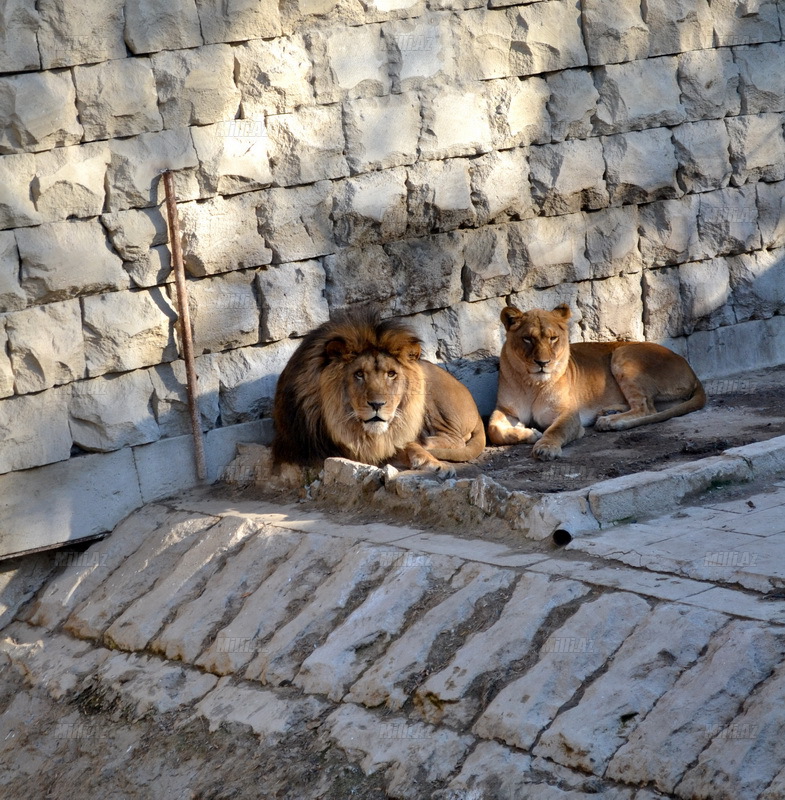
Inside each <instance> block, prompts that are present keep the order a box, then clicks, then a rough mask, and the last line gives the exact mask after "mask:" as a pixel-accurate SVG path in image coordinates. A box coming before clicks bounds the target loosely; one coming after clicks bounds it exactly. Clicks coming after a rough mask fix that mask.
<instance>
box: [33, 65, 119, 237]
mask: <svg viewBox="0 0 785 800" xmlns="http://www.w3.org/2000/svg"><path fill="white" fill-rule="evenodd" d="M110 63H114V62H110ZM109 161H110V153H109V147H108V145H105V144H98V143H95V144H83V145H78V146H76V147H57V148H55V149H54V150H48V151H47V152H46V153H38V154H37V155H36V156H35V167H36V176H35V178H34V180H33V182H32V185H31V189H32V195H33V200H34V201H35V205H36V208H37V209H38V211H39V212H40V214H41V216H42V218H43V220H44V222H57V221H58V220H63V219H66V217H95V216H98V214H100V213H101V212H102V211H103V210H104V198H105V195H106V190H105V188H104V185H105V179H106V168H107V166H108V165H109Z"/></svg>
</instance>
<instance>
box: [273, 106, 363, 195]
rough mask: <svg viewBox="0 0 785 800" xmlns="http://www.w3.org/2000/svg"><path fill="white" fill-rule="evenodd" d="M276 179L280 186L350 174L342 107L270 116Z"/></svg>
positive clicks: (317, 108) (325, 107) (322, 107)
mask: <svg viewBox="0 0 785 800" xmlns="http://www.w3.org/2000/svg"><path fill="white" fill-rule="evenodd" d="M267 133H268V135H269V137H270V160H271V163H272V168H273V177H274V178H275V182H276V183H277V184H278V185H280V186H287V185H291V184H298V183H314V182H316V181H320V180H324V179H326V178H342V177H344V176H346V175H348V174H349V166H348V164H347V163H346V158H345V156H344V152H345V150H346V145H345V142H344V136H343V125H342V122H341V107H340V105H339V104H337V103H336V104H333V105H330V106H316V107H312V108H302V109H298V110H297V111H295V112H292V113H291V114H278V115H274V116H269V117H267Z"/></svg>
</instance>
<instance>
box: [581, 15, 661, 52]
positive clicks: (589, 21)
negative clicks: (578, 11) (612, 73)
mask: <svg viewBox="0 0 785 800" xmlns="http://www.w3.org/2000/svg"><path fill="white" fill-rule="evenodd" d="M582 11H583V13H582V20H583V26H584V29H585V31H586V50H587V52H588V54H589V63H590V64H594V65H600V64H613V63H617V62H621V61H635V60H636V59H640V58H646V57H647V56H648V55H649V26H648V25H646V23H645V22H644V21H643V17H642V16H641V8H640V6H638V5H636V4H635V3H617V4H614V5H613V6H608V4H607V3H605V2H603V0H586V2H585V3H583V6H582Z"/></svg>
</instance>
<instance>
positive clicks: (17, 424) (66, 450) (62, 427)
mask: <svg viewBox="0 0 785 800" xmlns="http://www.w3.org/2000/svg"><path fill="white" fill-rule="evenodd" d="M67 394H68V389H67V388H58V389H50V390H49V391H47V392H39V393H38V394H29V395H25V396H24V397H7V398H6V399H5V400H0V440H2V442H3V447H2V449H0V473H2V472H12V471H14V470H17V469H30V467H40V466H41V465H42V464H51V463H52V462H53V461H64V460H65V459H67V458H68V457H69V456H70V454H71V432H70V430H69V429H68V400H67ZM9 496H13V495H8V496H6V495H4V498H5V497H9ZM4 505H5V503H4ZM63 538H67V536H66V535H64V536H63ZM20 549H22V548H20Z"/></svg>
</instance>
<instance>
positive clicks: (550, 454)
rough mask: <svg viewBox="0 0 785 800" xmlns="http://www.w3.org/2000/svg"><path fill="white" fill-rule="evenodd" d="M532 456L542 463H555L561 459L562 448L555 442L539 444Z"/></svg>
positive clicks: (535, 446)
mask: <svg viewBox="0 0 785 800" xmlns="http://www.w3.org/2000/svg"><path fill="white" fill-rule="evenodd" d="M532 455H533V456H534V457H535V458H539V459H540V461H553V460H554V459H555V458H560V457H561V447H560V445H558V444H554V443H553V442H537V444H535V445H534V447H533V448H532Z"/></svg>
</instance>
